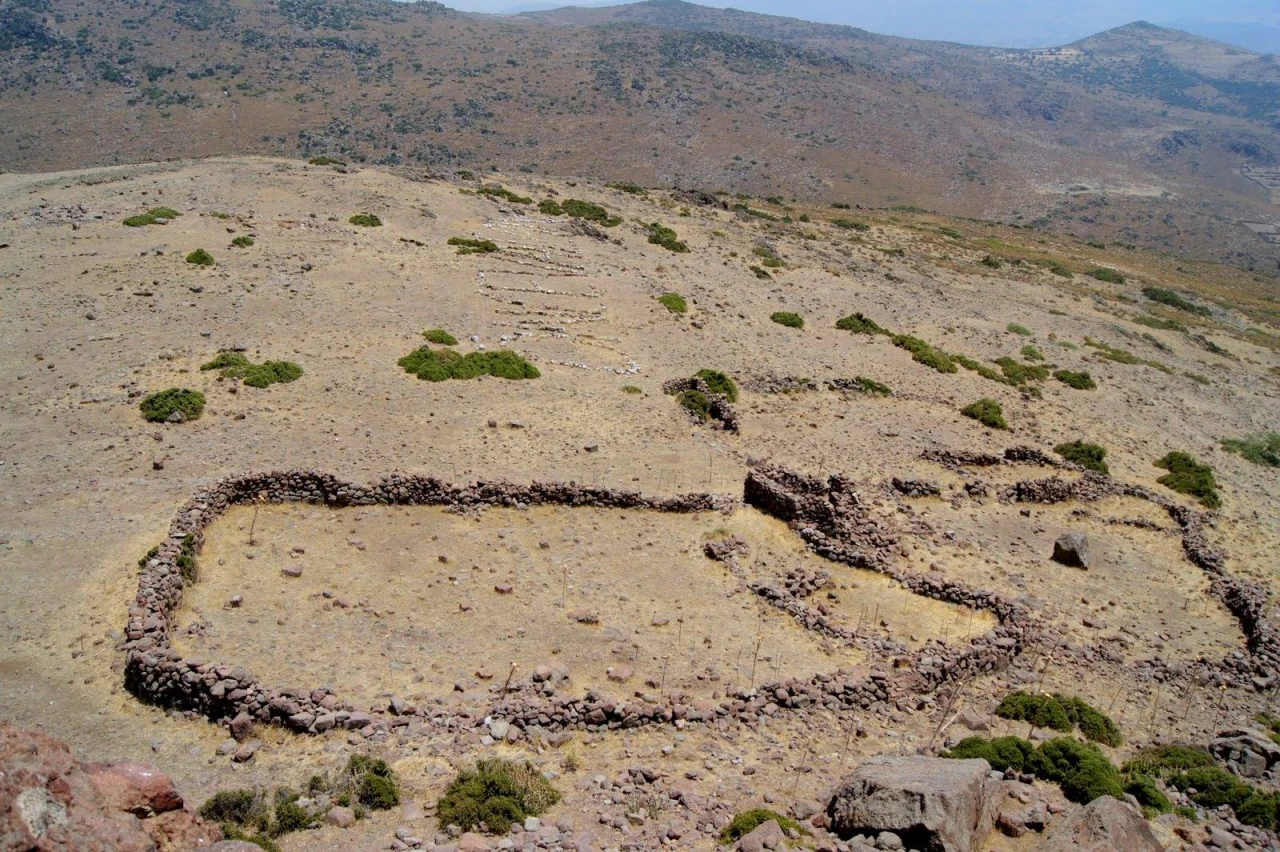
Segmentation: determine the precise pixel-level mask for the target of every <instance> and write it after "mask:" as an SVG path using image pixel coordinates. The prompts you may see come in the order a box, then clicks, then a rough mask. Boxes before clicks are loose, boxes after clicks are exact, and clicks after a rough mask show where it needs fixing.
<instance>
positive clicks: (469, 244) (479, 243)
mask: <svg viewBox="0 0 1280 852" xmlns="http://www.w3.org/2000/svg"><path fill="white" fill-rule="evenodd" d="M449 245H451V246H457V247H458V254H492V253H493V252H496V251H501V249H499V248H498V244H497V243H495V242H494V241H493V240H473V239H471V238H470V237H450V238H449Z"/></svg>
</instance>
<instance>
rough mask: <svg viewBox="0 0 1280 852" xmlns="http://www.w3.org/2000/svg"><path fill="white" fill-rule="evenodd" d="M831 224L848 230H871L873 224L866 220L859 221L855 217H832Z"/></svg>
mask: <svg viewBox="0 0 1280 852" xmlns="http://www.w3.org/2000/svg"><path fill="white" fill-rule="evenodd" d="M831 224H833V225H835V226H836V227H837V228H844V229H845V230H846V231H870V230H871V226H870V225H868V224H867V223H866V222H859V221H857V220H855V219H845V218H838V219H832V220H831Z"/></svg>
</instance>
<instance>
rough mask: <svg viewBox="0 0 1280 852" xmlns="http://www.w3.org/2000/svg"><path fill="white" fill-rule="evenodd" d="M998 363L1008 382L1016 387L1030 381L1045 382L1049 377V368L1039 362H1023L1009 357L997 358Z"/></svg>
mask: <svg viewBox="0 0 1280 852" xmlns="http://www.w3.org/2000/svg"><path fill="white" fill-rule="evenodd" d="M996 364H997V366H999V367H1000V372H1001V373H1003V374H1004V378H1005V381H1006V383H1007V384H1010V385H1013V386H1015V387H1020V386H1022V385H1025V384H1027V383H1028V382H1043V381H1044V380H1045V379H1047V378H1049V368H1048V367H1041V366H1040V365H1038V364H1023V363H1021V362H1019V361H1015V360H1013V359H1012V358H1009V357H1004V358H997V359H996Z"/></svg>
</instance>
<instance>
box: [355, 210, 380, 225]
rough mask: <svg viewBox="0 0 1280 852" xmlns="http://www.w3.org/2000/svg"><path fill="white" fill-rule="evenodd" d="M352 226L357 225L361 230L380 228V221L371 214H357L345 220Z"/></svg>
mask: <svg viewBox="0 0 1280 852" xmlns="http://www.w3.org/2000/svg"><path fill="white" fill-rule="evenodd" d="M347 221H348V222H350V223H351V224H353V225H359V226H360V227H361V228H381V227H382V220H381V219H379V218H378V217H377V216H376V215H374V214H373V213H357V214H356V215H354V216H352V217H351V218H350V219H348V220H347Z"/></svg>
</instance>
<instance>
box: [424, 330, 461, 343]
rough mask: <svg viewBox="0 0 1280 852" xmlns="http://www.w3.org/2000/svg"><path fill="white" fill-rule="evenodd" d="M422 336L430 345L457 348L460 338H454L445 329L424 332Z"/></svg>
mask: <svg viewBox="0 0 1280 852" xmlns="http://www.w3.org/2000/svg"><path fill="white" fill-rule="evenodd" d="M422 336H423V337H425V338H426V339H427V342H428V343H434V344H436V345H437V346H457V345H458V338H456V337H454V336H453V335H452V334H450V333H449V332H447V331H445V330H444V329H443V328H429V329H427V330H426V331H424V332H422Z"/></svg>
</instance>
